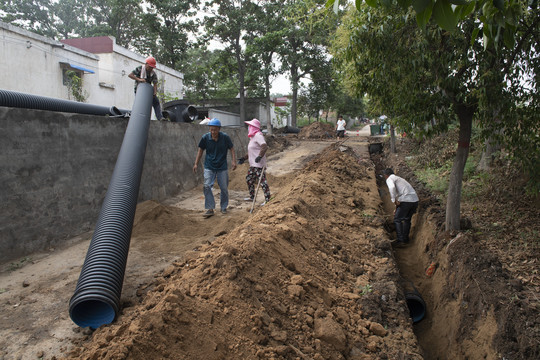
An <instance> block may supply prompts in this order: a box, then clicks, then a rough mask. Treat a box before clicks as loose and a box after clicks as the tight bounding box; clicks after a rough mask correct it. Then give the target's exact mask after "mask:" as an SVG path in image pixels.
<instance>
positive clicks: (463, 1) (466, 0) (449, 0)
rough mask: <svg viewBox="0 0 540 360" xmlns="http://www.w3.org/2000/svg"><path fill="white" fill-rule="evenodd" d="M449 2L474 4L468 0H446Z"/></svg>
mask: <svg viewBox="0 0 540 360" xmlns="http://www.w3.org/2000/svg"><path fill="white" fill-rule="evenodd" d="M448 2H449V3H450V4H454V5H469V4H474V2H469V1H468V0H448Z"/></svg>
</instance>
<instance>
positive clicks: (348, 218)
mask: <svg viewBox="0 0 540 360" xmlns="http://www.w3.org/2000/svg"><path fill="white" fill-rule="evenodd" d="M367 149H368V145H367V142H366V140H365V139H362V138H358V139H354V138H350V139H348V140H347V141H345V142H342V143H336V142H333V141H328V142H326V141H320V142H309V141H308V142H302V144H301V145H299V146H295V147H292V148H289V149H288V151H286V152H283V153H278V154H275V155H273V156H272V157H271V158H270V161H269V164H270V166H269V176H268V178H269V184H270V187H271V190H272V193H273V195H274V198H273V200H272V201H271V202H270V203H269V204H267V205H265V206H259V203H260V202H262V199H260V200H261V201H260V202H259V201H257V205H256V206H255V211H254V213H253V214H251V215H250V214H249V212H248V210H249V207H250V205H251V204H246V202H244V201H242V199H243V197H245V194H246V188H245V173H246V171H247V168H246V167H245V166H244V167H240V168H239V169H237V170H236V171H235V172H231V175H230V176H231V181H230V187H229V189H230V195H231V207H230V211H229V213H228V214H226V215H221V214H218V215H216V216H214V217H212V218H210V219H203V218H202V217H201V213H202V207H201V204H202V201H203V200H202V191H201V190H200V189H195V190H194V191H193V192H188V193H186V194H181V195H180V196H178V197H177V198H175V199H170V200H169V201H167V202H166V203H163V204H159V203H156V202H152V201H150V202H144V203H141V204H139V205H138V207H137V213H136V218H135V223H134V229H133V238H132V246H131V248H130V255H129V259H128V270H127V272H126V279H125V281H124V288H123V293H122V307H123V309H122V312H121V313H120V314H119V317H118V319H117V320H116V321H115V322H114V323H113V324H111V325H107V326H103V327H101V328H99V329H97V330H96V331H94V332H91V331H88V329H80V328H78V327H76V326H75V325H74V324H73V323H72V322H71V321H70V319H69V316H68V314H67V304H68V302H69V298H70V296H71V295H72V294H73V290H74V288H75V284H76V280H77V275H78V274H79V271H80V266H81V265H82V261H83V258H84V253H85V252H84V251H85V249H86V247H87V244H88V242H89V239H90V234H85V235H83V236H82V238H83V239H82V240H81V241H79V242H77V244H76V245H75V246H73V247H71V248H69V249H65V250H55V251H51V252H50V253H48V254H44V255H43V256H42V257H33V259H32V260H31V261H29V262H28V264H27V265H25V266H24V267H22V268H20V269H16V270H13V271H7V272H2V273H1V274H0V275H1V276H0V288H1V289H2V291H0V300H1V304H0V306H2V318H1V319H0V321H1V323H2V326H0V347H1V348H2V350H3V351H2V352H0V359H2V360H4V359H33V358H43V359H60V358H69V359H157V358H160V359H161V358H170V359H422V358H425V359H448V358H456V359H465V358H469V359H483V358H487V359H498V358H503V357H506V358H507V359H533V358H538V356H536V355H538V347H537V346H535V342H534V337H533V336H527V333H526V330H527V329H530V327H531V321H530V320H528V319H527V317H526V315H527V314H530V313H527V312H524V311H523V309H525V308H526V307H525V306H524V304H523V303H521V302H518V301H513V302H511V303H510V304H509V302H508V301H507V299H509V298H510V297H511V294H509V290H505V289H504V288H502V287H501V282H502V283H504V282H505V281H508V279H507V274H505V273H504V272H503V271H502V270H501V269H500V264H498V263H497V259H495V258H494V257H493V256H490V255H489V254H487V253H484V252H482V251H480V250H479V249H478V244H476V243H475V241H474V239H470V238H467V237H463V236H469V235H462V236H461V237H458V236H457V235H459V234H446V233H444V232H442V231H441V226H442V224H443V222H444V219H442V213H443V212H442V211H441V209H440V206H438V204H437V203H436V201H435V200H433V198H432V197H430V195H429V194H428V193H427V192H425V191H424V189H423V188H422V186H421V184H419V183H417V182H415V181H414V177H413V176H412V175H411V174H410V172H408V170H407V168H406V167H405V166H403V164H402V163H401V162H399V161H395V160H393V159H389V158H386V157H385V156H384V155H383V156H382V157H380V158H377V157H372V158H370V156H369V154H368V152H367ZM387 164H390V165H392V166H394V167H395V168H396V169H397V172H398V174H401V175H405V176H404V177H406V178H407V179H409V180H410V181H412V183H413V185H414V186H415V188H416V189H417V190H418V191H419V192H420V196H421V206H420V211H419V213H418V214H417V215H415V219H414V227H413V237H414V239H413V243H412V245H411V246H410V247H408V248H404V249H392V248H391V246H390V238H391V236H392V234H391V232H390V231H387V230H389V227H388V219H389V211H391V210H390V208H389V207H388V205H389V204H388V201H387V200H386V199H385V197H384V196H383V197H382V199H383V201H381V197H380V196H379V191H382V193H383V195H384V189H383V187H381V185H382V184H381V183H380V182H379V183H377V179H376V174H377V173H378V172H379V170H381V167H382V166H386V165H387ZM216 195H217V193H216ZM259 195H261V194H259ZM432 262H434V263H435V264H437V268H436V271H435V273H434V274H433V275H432V276H431V277H428V276H426V275H425V268H426V267H427V266H428V265H429V264H431V263H432ZM398 265H399V267H398ZM403 278H406V279H408V280H410V281H412V282H413V283H414V284H415V285H416V287H417V288H418V289H419V291H420V293H421V294H422V296H423V297H424V299H425V301H426V305H427V315H426V317H425V319H423V320H422V321H421V322H419V323H418V324H415V325H413V324H412V321H411V319H410V316H409V312H408V309H407V304H406V301H405V296H404V289H403V288H402V287H401V284H403ZM497 304H499V305H497ZM520 309H521V310H520ZM494 319H496V322H495V321H494ZM513 319H517V320H518V321H519V323H518V324H514V322H513V321H512V320H513ZM534 324H535V322H534V321H533V322H532V325H533V326H534ZM535 351H536V352H535Z"/></svg>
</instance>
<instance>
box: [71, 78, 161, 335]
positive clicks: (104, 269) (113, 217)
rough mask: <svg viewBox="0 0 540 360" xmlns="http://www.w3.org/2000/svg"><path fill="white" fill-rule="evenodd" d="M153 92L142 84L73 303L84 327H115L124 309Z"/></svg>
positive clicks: (73, 312) (73, 315) (74, 315)
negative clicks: (123, 301) (113, 323)
mask: <svg viewBox="0 0 540 360" xmlns="http://www.w3.org/2000/svg"><path fill="white" fill-rule="evenodd" d="M152 96H153V88H152V86H151V85H150V84H139V87H138V89H137V94H136V95H135V102H134V104H133V109H132V111H131V118H130V120H129V122H128V126H127V129H126V133H125V135H124V140H123V142H122V146H121V148H120V152H119V153H118V158H117V160H116V165H115V167H114V171H113V174H112V176H111V181H110V183H109V188H108V189H107V193H106V195H105V200H104V201H103V205H102V207H101V211H100V214H99V217H98V220H97V224H96V228H95V231H94V234H93V236H92V240H91V241H90V245H89V247H88V252H87V254H86V258H85V260H84V264H83V267H82V270H81V274H80V276H79V280H78V282H77V287H76V289H75V293H74V295H73V296H72V297H71V300H70V302H69V316H70V317H71V320H73V322H74V323H75V324H77V325H78V326H80V327H90V328H92V329H97V328H98V327H100V326H101V325H105V324H110V323H112V322H113V321H114V320H115V319H116V316H117V314H118V312H119V310H120V295H121V292H122V284H123V281H124V273H125V269H126V263H127V256H128V251H129V243H130V239H131V230H132V227H133V220H134V217H135V210H136V206H137V198H138V194H139V185H140V182H141V174H142V170H143V163H144V156H145V152H146V143H147V140H148V130H149V127H150V111H151V109H152Z"/></svg>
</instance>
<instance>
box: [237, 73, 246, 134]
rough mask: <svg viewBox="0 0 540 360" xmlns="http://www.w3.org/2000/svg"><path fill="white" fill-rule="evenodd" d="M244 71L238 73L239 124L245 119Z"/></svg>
mask: <svg viewBox="0 0 540 360" xmlns="http://www.w3.org/2000/svg"><path fill="white" fill-rule="evenodd" d="M244 76H245V74H244V72H241V73H240V74H238V77H239V80H240V81H239V82H240V124H243V123H244V121H246V97H245V94H244V92H245V80H244Z"/></svg>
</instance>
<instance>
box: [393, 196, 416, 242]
mask: <svg viewBox="0 0 540 360" xmlns="http://www.w3.org/2000/svg"><path fill="white" fill-rule="evenodd" d="M416 209H418V201H416V202H402V203H399V206H398V207H397V208H396V213H395V215H394V224H395V225H396V235H397V241H399V242H405V243H406V242H409V232H410V231H411V219H412V216H413V215H414V213H415V212H416Z"/></svg>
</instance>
